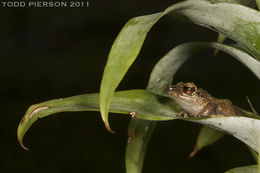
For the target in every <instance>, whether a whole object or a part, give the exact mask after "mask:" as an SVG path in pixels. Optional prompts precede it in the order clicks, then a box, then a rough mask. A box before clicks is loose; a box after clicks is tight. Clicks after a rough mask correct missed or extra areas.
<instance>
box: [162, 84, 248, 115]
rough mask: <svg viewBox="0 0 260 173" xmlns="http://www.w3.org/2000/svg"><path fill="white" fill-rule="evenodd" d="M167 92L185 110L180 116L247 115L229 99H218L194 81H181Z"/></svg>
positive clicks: (168, 88)
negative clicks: (198, 86)
mask: <svg viewBox="0 0 260 173" xmlns="http://www.w3.org/2000/svg"><path fill="white" fill-rule="evenodd" d="M165 92H166V94H167V95H168V96H169V97H170V98H172V99H174V100H175V101H176V102H177V103H178V104H179V105H180V106H181V107H182V108H183V109H184V111H182V112H180V114H179V115H178V116H182V117H207V116H214V115H215V116H246V114H245V113H244V112H242V110H241V109H240V108H238V107H236V106H234V105H233V104H232V102H231V101H230V100H227V99H216V98H214V97H212V96H211V95H210V94H209V93H208V92H207V91H206V90H203V89H201V88H197V86H196V85H195V84H194V83H192V82H187V83H183V82H179V83H177V84H176V85H171V86H168V87H167V88H166V89H165Z"/></svg>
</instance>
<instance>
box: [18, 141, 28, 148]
mask: <svg viewBox="0 0 260 173" xmlns="http://www.w3.org/2000/svg"><path fill="white" fill-rule="evenodd" d="M18 141H19V143H20V146H21V147H22V148H23V149H25V150H27V151H29V149H28V148H27V147H25V146H24V144H23V140H22V139H18Z"/></svg>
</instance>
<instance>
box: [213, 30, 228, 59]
mask: <svg viewBox="0 0 260 173" xmlns="http://www.w3.org/2000/svg"><path fill="white" fill-rule="evenodd" d="M226 38H227V37H226V36H225V35H223V34H221V33H218V38H217V42H218V43H223V42H224V41H225V40H226ZM218 52H219V50H218V49H215V50H214V53H213V55H214V56H216V55H217V54H218Z"/></svg>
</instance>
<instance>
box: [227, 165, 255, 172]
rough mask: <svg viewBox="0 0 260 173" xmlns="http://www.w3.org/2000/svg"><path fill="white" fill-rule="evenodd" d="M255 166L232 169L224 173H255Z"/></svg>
mask: <svg viewBox="0 0 260 173" xmlns="http://www.w3.org/2000/svg"><path fill="white" fill-rule="evenodd" d="M257 172H258V171H257V165H250V166H243V167H238V168H233V169H231V170H228V171H226V172H225V173H257Z"/></svg>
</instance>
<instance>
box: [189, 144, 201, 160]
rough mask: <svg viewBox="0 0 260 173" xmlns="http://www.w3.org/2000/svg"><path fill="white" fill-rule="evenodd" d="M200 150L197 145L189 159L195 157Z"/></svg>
mask: <svg viewBox="0 0 260 173" xmlns="http://www.w3.org/2000/svg"><path fill="white" fill-rule="evenodd" d="M199 150H200V148H199V146H198V145H197V144H196V145H195V147H194V149H193V151H192V152H191V153H190V155H189V158H190V159H191V158H193V157H194V156H195V154H197V152H198V151H199Z"/></svg>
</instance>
